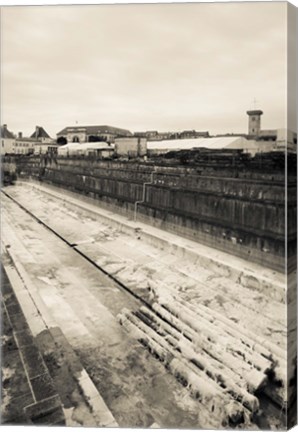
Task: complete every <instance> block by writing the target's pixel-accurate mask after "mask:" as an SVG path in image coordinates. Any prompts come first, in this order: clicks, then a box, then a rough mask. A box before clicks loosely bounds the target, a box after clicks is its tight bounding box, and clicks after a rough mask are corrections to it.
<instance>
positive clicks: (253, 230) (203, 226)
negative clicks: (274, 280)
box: [18, 157, 296, 271]
mask: <svg viewBox="0 0 298 432" xmlns="http://www.w3.org/2000/svg"><path fill="white" fill-rule="evenodd" d="M18 170H19V173H20V175H21V176H24V177H28V176H31V177H32V178H35V179H37V178H39V179H41V180H42V181H45V182H47V183H52V184H54V185H56V186H60V187H63V188H67V189H69V190H72V191H76V192H79V193H81V194H83V195H84V196H85V197H86V198H87V197H89V198H91V199H94V200H96V201H97V202H98V204H99V205H100V206H103V207H106V208H110V209H112V210H114V211H115V212H120V213H122V214H126V215H127V216H129V217H133V213H134V205H135V202H136V201H142V197H143V192H144V188H145V201H144V202H143V203H139V204H138V207H137V220H141V221H143V222H146V223H149V224H152V225H154V226H157V227H161V228H163V229H164V230H168V231H170V232H174V233H176V234H178V235H181V236H184V237H187V238H190V239H192V240H196V241H198V242H201V243H204V244H206V245H209V246H212V247H215V248H218V249H220V250H224V251H226V252H230V253H232V254H234V255H237V256H240V257H242V258H246V259H248V260H251V261H254V262H257V263H260V264H263V265H265V266H268V267H270V268H274V269H276V270H279V271H283V270H284V262H285V258H284V257H285V176H284V171H283V170H282V169H280V170H268V169H266V168H264V169H262V170H256V169H255V168H254V166H252V167H250V166H247V167H246V168H245V169H240V168H237V167H235V166H230V167H229V166H227V164H225V166H218V167H216V169H214V168H212V169H210V168H209V167H204V166H202V167H201V166H200V167H184V166H162V165H160V166H158V165H157V164H155V166H153V165H150V164H145V163H136V162H118V161H95V160H87V159H69V158H60V159H53V160H50V159H49V160H43V159H40V158H34V157H32V158H27V159H23V160H22V161H21V162H19V164H18ZM153 170H154V174H153V175H152V171H153ZM144 183H151V184H147V185H145V186H144ZM288 202H289V208H288V221H290V223H289V225H288V226H289V232H288V235H289V255H291V254H294V250H295V228H294V227H295V224H294V223H291V221H295V220H296V208H295V189H294V187H293V188H291V182H290V183H289V187H288ZM292 227H293V228H292ZM291 236H292V237H291Z"/></svg>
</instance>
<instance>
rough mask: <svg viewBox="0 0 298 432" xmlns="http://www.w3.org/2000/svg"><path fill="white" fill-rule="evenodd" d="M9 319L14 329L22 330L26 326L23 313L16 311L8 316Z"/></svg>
mask: <svg viewBox="0 0 298 432" xmlns="http://www.w3.org/2000/svg"><path fill="white" fill-rule="evenodd" d="M10 321H11V324H12V327H13V329H14V331H22V330H25V329H27V328H28V325H27V323H26V320H25V317H24V315H23V313H16V314H13V315H11V316H10Z"/></svg>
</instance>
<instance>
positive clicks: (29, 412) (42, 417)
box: [25, 395, 64, 424]
mask: <svg viewBox="0 0 298 432" xmlns="http://www.w3.org/2000/svg"><path fill="white" fill-rule="evenodd" d="M61 411H62V405H61V400H60V398H59V396H58V395H54V396H53V397H50V398H48V399H44V400H42V401H40V402H37V403H35V404H32V405H29V406H27V407H26V408H25V413H26V416H27V417H28V418H30V419H31V420H32V422H33V423H35V424H42V423H45V424H49V423H47V422H46V421H47V420H46V418H47V417H48V421H49V420H50V421H51V422H52V423H53V424H54V423H55V424H56V422H57V420H59V419H61ZM53 413H55V415H54V416H53V417H52V414H53ZM62 414H63V411H62ZM63 417H64V415H63ZM52 423H50V424H52Z"/></svg>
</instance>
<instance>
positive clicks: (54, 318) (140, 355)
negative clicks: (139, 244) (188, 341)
mask: <svg viewBox="0 0 298 432" xmlns="http://www.w3.org/2000/svg"><path fill="white" fill-rule="evenodd" d="M3 201H5V202H4V206H5V209H4V210H3V220H4V224H5V232H4V235H3V242H4V244H5V245H6V247H8V246H10V247H9V248H8V250H9V253H10V254H11V255H12V256H13V257H14V261H15V262H18V266H20V265H21V267H23V271H22V274H23V276H25V278H26V279H27V281H26V282H27V285H30V286H31V290H32V292H34V291H36V293H37V294H38V296H39V298H40V304H39V308H41V309H42V310H43V312H42V316H48V318H47V319H49V320H50V321H49V323H48V324H50V323H51V325H48V327H49V328H51V329H52V331H54V330H55V329H54V327H55V326H58V327H59V328H60V329H61V330H62V332H63V335H64V337H65V338H66V340H67V342H68V343H69V345H70V347H71V349H72V350H74V351H75V353H76V354H77V355H78V356H79V359H80V361H81V362H82V365H83V367H84V368H85V369H86V371H87V374H88V375H89V376H90V377H91V379H92V381H93V383H94V385H95V387H96V389H97V391H99V393H100V395H101V396H102V397H103V399H104V401H105V403H106V405H107V406H108V408H109V410H110V412H111V413H112V415H113V417H114V418H115V420H116V421H117V423H118V424H119V425H120V426H130V427H131V426H139V427H142V426H147V427H148V426H151V425H152V424H154V423H157V424H159V425H160V426H161V427H177V426H178V427H184V428H187V427H188V428H191V427H192V428H194V427H196V428H198V427H199V428H202V427H203V426H204V427H210V428H215V427H216V426H219V427H220V426H221V425H220V424H218V419H216V418H210V415H209V412H208V410H206V408H204V406H201V404H200V403H199V402H198V401H195V400H193V399H192V398H191V397H190V396H189V394H188V392H187V390H186V389H184V388H183V387H181V386H180V385H179V383H177V382H176V380H175V378H174V377H172V376H171V375H170V374H168V373H166V372H165V370H164V367H163V366H162V365H161V364H159V363H158V362H157V361H156V360H155V359H154V358H152V356H151V355H150V354H149V353H148V352H147V351H146V350H145V349H144V348H143V347H142V346H141V345H140V344H139V343H138V342H137V341H134V340H133V339H131V337H130V336H129V335H128V334H127V333H126V332H125V330H124V329H122V328H121V326H120V325H119V323H118V321H117V315H118V314H119V312H120V311H121V310H122V309H123V307H124V306H125V307H129V308H130V310H134V309H136V308H137V307H138V303H137V302H136V301H135V300H134V299H132V298H131V297H130V296H128V295H127V294H126V293H124V292H121V291H119V289H118V288H117V287H116V286H115V284H113V283H112V282H111V281H110V280H109V279H108V278H106V277H104V276H102V275H100V273H99V272H98V271H97V270H96V269H94V268H93V267H92V266H91V265H90V264H88V263H86V262H85V261H84V260H83V259H82V258H81V257H79V256H78V255H77V254H76V253H75V252H74V251H72V250H71V249H70V248H69V247H67V246H66V245H64V244H63V243H61V241H58V240H57V238H56V237H55V236H53V235H52V234H51V233H49V231H47V230H46V229H45V228H43V227H42V226H41V225H40V224H38V223H37V222H36V221H34V220H33V219H32V218H31V217H30V216H28V215H27V214H26V213H24V212H23V211H21V209H20V208H18V207H17V206H16V205H13V203H12V202H8V201H6V200H3ZM36 298H37V297H36ZM32 324H33V325H36V332H37V339H38V336H39V335H41V336H43V334H42V331H40V330H41V327H40V323H36V322H35V321H34V320H33V317H32ZM59 337H60V336H59V334H58V335H57V334H55V338H56V339H55V340H57V338H58V339H59ZM43 341H44V346H45V347H47V346H50V347H51V345H50V344H49V345H48V343H47V341H46V340H45V339H43ZM58 351H59V350H58ZM50 353H51V349H50ZM50 356H51V355H50ZM60 360H61V359H60V357H59V356H58V358H57V357H56V358H53V361H54V362H58V363H59V362H60ZM60 377H62V374H61V376H60ZM55 378H57V377H54V380H55ZM81 379H82V381H85V379H84V377H83V376H82V377H81ZM55 382H57V381H55ZM71 390H72V389H71V388H70V394H71V395H72V397H74V395H73V394H72V391H71ZM89 392H90V398H91V399H90V400H91V401H92V402H94V412H93V413H96V412H97V410H98V401H96V400H93V396H92V395H93V394H94V393H93V389H92V387H90V388H89ZM61 399H62V401H63V403H64V404H65V410H66V411H68V410H71V412H70V413H69V415H70V417H71V420H72V421H73V422H76V424H83V425H89V426H91V425H92V426H95V425H96V423H95V420H94V417H93V416H91V417H90V413H89V417H87V414H88V413H86V412H82V411H81V409H80V404H79V406H78V407H77V408H78V409H74V410H73V409H72V408H71V407H70V405H66V403H67V402H66V395H63V394H61ZM86 417H87V419H86Z"/></svg>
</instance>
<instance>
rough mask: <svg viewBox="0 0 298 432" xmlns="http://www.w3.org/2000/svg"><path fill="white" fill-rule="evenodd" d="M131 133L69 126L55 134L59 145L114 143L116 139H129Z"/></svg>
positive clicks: (103, 128)
mask: <svg viewBox="0 0 298 432" xmlns="http://www.w3.org/2000/svg"><path fill="white" fill-rule="evenodd" d="M130 136H132V133H131V132H130V131H129V130H127V129H121V128H117V127H114V126H106V125H104V126H96V125H95V126H69V127H65V128H64V129H62V130H61V131H60V132H58V133H57V142H58V143H59V144H67V143H71V142H74V143H80V142H96V141H106V142H110V143H111V142H114V140H115V138H117V137H130Z"/></svg>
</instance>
